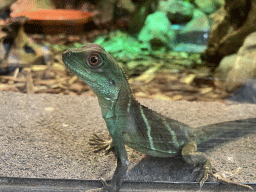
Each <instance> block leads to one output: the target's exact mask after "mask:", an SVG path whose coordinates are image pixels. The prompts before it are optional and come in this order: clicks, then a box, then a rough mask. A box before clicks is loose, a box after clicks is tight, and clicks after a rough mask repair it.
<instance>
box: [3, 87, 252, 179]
mask: <svg viewBox="0 0 256 192" xmlns="http://www.w3.org/2000/svg"><path fill="white" fill-rule="evenodd" d="M140 101H141V102H142V103H143V104H144V105H146V106H148V107H149V108H152V109H154V110H156V111H157V112H159V113H161V114H163V115H166V116H168V117H170V118H173V119H177V120H179V121H181V122H184V123H186V124H189V125H190V126H192V127H196V126H203V125H207V124H212V123H218V122H223V121H230V120H237V119H246V118H254V117H256V105H251V104H232V103H231V104H226V103H220V102H186V101H179V102H167V101H160V100H140ZM0 105H1V108H0V124H1V127H0V145H1V148H0V166H1V169H0V176H1V177H29V178H67V179H99V178H101V177H102V178H105V179H109V178H111V176H112V174H113V172H114V169H115V167H116V158H115V156H114V154H113V153H110V154H109V155H105V152H103V151H100V152H98V153H94V152H93V147H92V146H90V145H89V144H88V141H89V138H90V137H91V135H92V134H93V133H97V134H102V135H104V137H105V138H107V137H108V131H107V129H106V127H105V123H104V121H103V119H102V118H101V114H100V108H99V106H98V103H97V99H96V98H94V97H88V96H86V95H84V96H60V95H46V94H40V95H39V94H38V95H27V94H20V93H10V92H0ZM246 126H251V127H253V128H254V127H255V126H253V125H251V124H244V127H246ZM235 127H237V125H236V124H235ZM255 136H256V134H255V130H252V131H250V132H249V133H248V134H246V135H242V134H241V135H239V134H238V135H237V137H236V138H235V139H228V137H227V138H225V142H224V143H219V144H217V143H215V142H212V143H209V144H215V147H214V148H211V147H210V148H208V147H207V145H200V146H199V150H200V151H204V152H206V153H207V155H208V156H209V157H210V158H211V160H212V162H213V165H214V166H215V167H216V168H217V169H218V170H222V171H231V170H234V169H236V168H237V167H241V171H240V172H239V173H238V174H237V175H235V176H234V177H233V181H239V182H256V167H255V162H256V149H255V146H256V140H255ZM128 155H129V159H130V162H131V164H130V169H129V172H128V174H127V176H126V179H127V180H130V181H173V182H174V181H175V182H191V181H194V179H195V176H196V174H191V173H192V170H193V166H191V165H188V164H187V163H185V162H184V161H182V159H181V157H180V156H178V157H176V158H152V157H149V156H145V155H143V154H141V153H139V152H135V151H133V150H131V149H129V148H128Z"/></svg>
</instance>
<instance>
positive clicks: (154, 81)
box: [0, 0, 256, 103]
mask: <svg viewBox="0 0 256 192" xmlns="http://www.w3.org/2000/svg"><path fill="white" fill-rule="evenodd" d="M0 9H1V11H0V13H1V20H0V26H1V34H0V38H1V42H0V51H1V54H0V90H1V91H13V92H23V93H31V94H32V93H51V94H62V95H67V94H75V95H83V94H86V95H94V93H93V92H92V91H91V90H90V88H89V87H88V86H87V85H86V84H85V83H83V82H82V81H81V80H79V79H78V78H77V77H76V76H74V75H73V74H72V73H70V72H69V71H68V70H67V69H66V68H65V66H64V64H63V63H62V60H61V55H62V53H63V51H65V50H67V49H68V48H77V47H81V46H83V45H85V44H86V43H97V44H100V45H102V46H103V47H104V48H105V49H106V51H107V52H109V53H110V54H111V55H112V56H113V57H114V58H115V59H116V61H117V62H118V63H119V64H120V65H121V67H122V68H123V70H124V71H125V73H126V74H127V76H128V78H129V82H130V84H131V88H132V89H133V91H134V94H135V97H137V98H152V99H161V100H170V101H172V100H173V101H174V100H188V101H216V100H218V101H226V100H232V101H237V102H246V103H254V102H255V101H256V98H255V94H256V88H255V80H254V77H255V75H256V74H255V73H256V70H255V69H256V63H255V57H256V41H255V40H256V33H255V30H256V25H255V24H256V2H255V1H252V0H233V1H229V0H65V1H61V0H19V1H16V0H1V3H0Z"/></svg>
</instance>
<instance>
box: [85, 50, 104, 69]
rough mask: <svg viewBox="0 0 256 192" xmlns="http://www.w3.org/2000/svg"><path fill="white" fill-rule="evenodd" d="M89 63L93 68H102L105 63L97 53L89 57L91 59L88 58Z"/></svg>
mask: <svg viewBox="0 0 256 192" xmlns="http://www.w3.org/2000/svg"><path fill="white" fill-rule="evenodd" d="M87 61H88V64H89V67H92V68H97V67H100V66H101V65H102V63H103V61H102V58H101V56H100V55H99V54H96V53H93V54H91V55H89V57H88V58H87Z"/></svg>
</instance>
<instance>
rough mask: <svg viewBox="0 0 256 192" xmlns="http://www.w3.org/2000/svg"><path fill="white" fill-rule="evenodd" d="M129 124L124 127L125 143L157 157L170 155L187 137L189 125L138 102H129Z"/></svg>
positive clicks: (179, 147)
mask: <svg viewBox="0 0 256 192" xmlns="http://www.w3.org/2000/svg"><path fill="white" fill-rule="evenodd" d="M129 122H131V123H129V124H127V127H126V129H125V133H126V134H124V139H125V142H126V145H128V146H129V147H131V148H133V149H136V150H138V151H140V152H143V153H146V154H148V155H151V156H157V157H172V156H175V155H176V154H177V153H179V152H180V150H181V148H182V146H183V144H184V143H185V142H186V141H187V140H188V139H189V137H190V135H189V134H190V133H189V126H188V125H186V124H183V123H180V122H178V121H176V120H173V119H170V118H167V117H164V116H162V115H160V114H159V113H157V112H155V111H152V110H150V109H148V108H147V107H145V106H143V105H141V104H139V103H138V102H137V101H136V100H134V101H133V102H132V103H131V108H130V112H129Z"/></svg>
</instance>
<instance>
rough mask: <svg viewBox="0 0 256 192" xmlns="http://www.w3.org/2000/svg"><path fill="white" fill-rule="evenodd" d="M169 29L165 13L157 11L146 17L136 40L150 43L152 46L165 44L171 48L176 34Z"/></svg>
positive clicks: (169, 24) (169, 25)
mask: <svg viewBox="0 0 256 192" xmlns="http://www.w3.org/2000/svg"><path fill="white" fill-rule="evenodd" d="M170 27H171V23H170V21H169V20H168V18H167V17H166V15H165V13H164V12H161V11H157V12H155V13H153V14H150V15H148V17H147V19H146V21H145V25H144V26H143V28H142V29H141V31H140V33H139V36H138V39H139V40H140V41H142V42H150V44H151V45H152V46H157V45H162V44H166V45H167V46H169V47H173V42H174V40H175V38H176V33H175V31H174V30H171V29H170Z"/></svg>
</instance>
